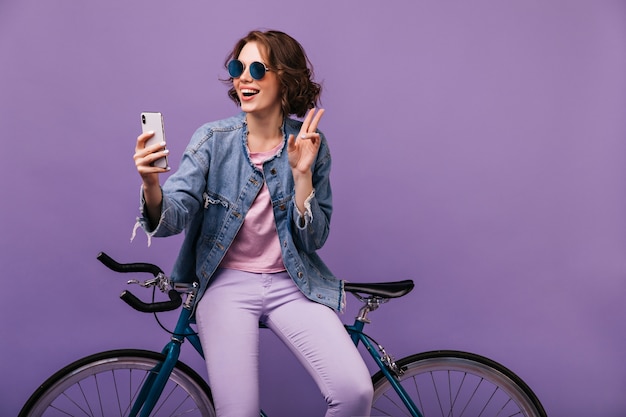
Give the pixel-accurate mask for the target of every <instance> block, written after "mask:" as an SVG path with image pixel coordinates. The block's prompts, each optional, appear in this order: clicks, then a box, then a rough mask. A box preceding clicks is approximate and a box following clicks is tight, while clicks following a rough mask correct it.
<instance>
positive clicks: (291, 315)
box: [134, 31, 372, 417]
mask: <svg viewBox="0 0 626 417" xmlns="http://www.w3.org/2000/svg"><path fill="white" fill-rule="evenodd" d="M226 68H227V69H228V71H229V75H230V78H229V79H228V80H226V82H227V83H228V85H229V87H230V90H229V96H230V97H231V99H232V100H234V101H235V103H237V104H238V105H239V106H240V107H241V110H242V112H241V113H239V114H238V115H236V116H234V117H231V118H228V119H225V120H220V121H216V122H212V123H207V124H205V125H204V126H202V127H200V128H199V129H198V130H197V131H196V132H195V134H194V135H193V137H192V138H191V142H190V143H189V145H188V147H187V149H186V150H185V153H184V155H183V158H182V161H181V164H180V167H179V169H178V171H177V172H176V173H174V174H173V175H172V176H171V177H170V178H168V180H167V181H166V182H165V183H164V184H163V187H161V186H160V182H159V174H161V173H163V172H166V171H167V169H164V168H158V167H154V166H152V165H151V164H152V163H153V162H154V161H156V160H157V159H159V158H162V157H163V156H164V155H166V154H167V150H166V149H165V144H160V145H154V146H147V147H146V146H145V144H146V141H147V140H148V139H149V138H150V137H152V134H150V133H148V134H142V135H140V136H139V137H138V139H137V146H136V149H135V155H134V159H135V164H136V167H137V170H138V172H139V174H140V175H141V178H142V182H143V184H142V207H143V209H142V216H141V217H140V218H139V219H138V223H139V225H141V227H142V228H143V229H144V230H145V231H146V233H147V234H148V236H149V237H152V236H169V235H173V234H177V233H180V232H181V231H183V230H185V232H186V236H185V240H184V242H183V245H182V247H181V250H180V253H179V256H178V258H177V260H176V263H175V265H174V270H173V272H172V278H173V279H175V280H178V281H199V282H200V291H199V301H198V303H197V306H196V312H195V313H196V320H197V324H198V331H199V334H200V338H201V341H202V346H203V350H204V352H205V357H206V362H207V369H208V375H209V382H210V385H211V389H212V393H213V398H214V401H215V406H216V409H217V414H218V416H234V417H244V416H250V417H252V416H255V417H257V416H258V415H259V408H260V407H259V388H258V357H259V356H258V344H259V323H263V324H264V325H266V326H267V327H268V328H270V329H271V330H272V331H273V332H274V333H275V334H276V335H277V336H278V337H279V338H280V339H281V340H282V341H283V342H284V343H285V344H286V345H287V346H288V347H289V348H290V350H291V351H292V352H293V353H294V354H295V355H296V357H297V358H298V359H299V360H300V362H301V363H302V364H303V365H304V367H305V368H306V369H307V371H308V372H309V373H310V374H311V375H312V377H313V378H314V380H315V382H316V383H317V385H318V386H319V388H320V390H321V392H322V394H323V396H324V398H325V399H326V401H327V404H328V411H327V414H326V415H327V416H366V415H369V412H370V407H371V401H372V398H371V397H372V386H371V384H370V382H369V372H368V370H367V368H366V366H365V364H364V362H363V360H362V358H361V356H360V354H359V353H358V351H357V349H356V347H355V346H354V345H353V343H352V341H351V340H350V338H349V337H348V335H347V333H346V331H345V329H344V327H343V324H342V323H341V321H340V320H339V318H338V317H337V314H336V313H335V311H333V310H341V309H342V307H343V304H344V292H343V282H342V281H341V280H339V279H337V278H336V277H334V276H333V274H332V273H331V272H330V271H329V270H328V268H327V267H326V266H325V265H324V263H323V262H322V260H321V259H320V258H319V257H318V256H317V254H316V253H315V251H316V250H317V249H319V248H321V247H322V245H323V244H324V242H325V241H326V238H327V236H328V230H329V222H330V217H331V212H332V194H331V187H330V182H329V174H330V165H331V159H330V153H329V149H328V145H327V142H326V139H325V137H324V136H323V134H322V133H321V132H320V131H319V130H318V129H317V126H318V124H319V121H320V119H321V117H322V115H323V113H324V110H323V109H319V110H317V111H316V109H315V108H314V106H315V104H316V102H317V101H318V99H319V95H320V91H321V88H320V86H319V85H318V84H317V83H315V82H314V81H312V79H311V77H312V70H311V69H310V63H309V61H308V58H307V57H306V54H305V52H304V50H303V48H302V46H301V45H300V44H299V43H298V42H297V41H296V40H295V39H293V38H291V37H290V36H289V35H287V34H285V33H282V32H278V31H267V32H260V31H252V32H250V33H249V34H248V35H247V36H246V37H244V38H243V39H241V40H240V41H239V42H237V44H236V45H235V48H234V49H233V51H232V53H231V54H230V55H229V58H228V59H227V61H226ZM307 111H308V112H307ZM290 115H296V116H298V117H304V116H305V115H306V117H304V120H303V121H302V122H299V121H297V120H294V119H291V118H290V117H289V116H290ZM233 386H236V387H237V390H233V389H232V387H233Z"/></svg>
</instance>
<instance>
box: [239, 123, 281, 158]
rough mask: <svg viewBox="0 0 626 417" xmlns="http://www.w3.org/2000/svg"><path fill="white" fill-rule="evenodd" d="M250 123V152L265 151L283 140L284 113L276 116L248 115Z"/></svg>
mask: <svg viewBox="0 0 626 417" xmlns="http://www.w3.org/2000/svg"><path fill="white" fill-rule="evenodd" d="M246 123H247V125H248V149H250V152H265V151H269V150H270V149H273V148H274V147H275V146H277V145H278V143H279V142H280V141H282V140H283V134H282V130H281V128H282V125H283V118H282V114H278V115H276V116H274V117H256V116H255V115H253V114H250V113H248V114H247V115H246Z"/></svg>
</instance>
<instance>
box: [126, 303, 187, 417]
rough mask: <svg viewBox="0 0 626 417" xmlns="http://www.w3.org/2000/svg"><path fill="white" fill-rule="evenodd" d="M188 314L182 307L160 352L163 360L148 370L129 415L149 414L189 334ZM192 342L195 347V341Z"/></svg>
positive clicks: (144, 415) (143, 416) (132, 416)
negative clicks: (172, 332) (175, 323)
mask: <svg viewBox="0 0 626 417" xmlns="http://www.w3.org/2000/svg"><path fill="white" fill-rule="evenodd" d="M190 315H191V311H190V310H188V309H186V308H183V311H182V312H181V315H180V317H179V319H178V324H177V326H176V330H175V331H174V335H173V336H172V338H171V340H170V342H169V343H168V344H167V345H165V347H164V348H163V351H162V352H161V353H162V354H163V355H164V356H165V360H164V361H163V362H161V363H159V364H158V365H156V366H155V367H154V368H153V369H151V370H150V373H149V375H148V377H147V378H146V380H145V381H144V382H143V385H142V387H141V390H140V391H139V394H138V395H137V398H136V399H135V402H134V404H133V407H132V409H131V411H130V414H129V417H137V416H139V417H149V416H150V413H151V412H152V410H153V409H154V406H155V405H156V403H157V401H158V400H159V398H160V397H161V393H162V392H163V389H164V388H165V385H166V384H167V381H168V380H169V378H170V374H171V373H172V370H173V369H174V366H176V363H177V362H178V358H179V356H180V346H181V344H182V343H183V341H184V336H188V335H189V331H188V324H187V323H188V322H189V317H190ZM183 335H184V336H183ZM192 344H193V345H194V347H195V343H192Z"/></svg>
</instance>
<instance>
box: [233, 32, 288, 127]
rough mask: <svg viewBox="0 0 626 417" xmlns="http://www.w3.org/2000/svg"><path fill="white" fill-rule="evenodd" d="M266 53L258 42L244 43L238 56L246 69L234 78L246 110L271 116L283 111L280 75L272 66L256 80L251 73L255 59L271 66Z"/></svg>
mask: <svg viewBox="0 0 626 417" xmlns="http://www.w3.org/2000/svg"><path fill="white" fill-rule="evenodd" d="M264 55H265V54H262V53H261V49H260V48H259V45H258V44H257V43H256V42H248V43H246V44H245V45H244V47H243V49H242V50H241V52H240V53H239V56H237V59H239V60H240V61H241V62H242V63H243V65H244V70H243V73H242V74H241V75H240V76H239V77H237V78H234V79H233V87H234V88H235V91H236V92H237V96H238V98H239V101H240V103H241V109H242V110H243V111H244V112H246V113H255V115H259V116H263V115H267V116H271V115H276V114H280V112H281V101H280V97H281V96H280V82H279V80H278V75H277V74H276V72H275V71H272V69H271V68H270V70H269V71H267V72H266V73H265V76H264V77H263V78H262V79H260V80H255V79H254V78H252V76H251V75H250V64H252V63H253V62H255V61H258V62H261V63H263V64H265V66H266V67H269V66H268V65H267V60H266V59H265V58H264Z"/></svg>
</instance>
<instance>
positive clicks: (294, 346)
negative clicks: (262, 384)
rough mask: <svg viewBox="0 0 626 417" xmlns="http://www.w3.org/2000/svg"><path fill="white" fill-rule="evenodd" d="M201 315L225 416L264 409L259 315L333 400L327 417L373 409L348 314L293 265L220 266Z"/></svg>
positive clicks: (249, 416)
mask: <svg viewBox="0 0 626 417" xmlns="http://www.w3.org/2000/svg"><path fill="white" fill-rule="evenodd" d="M196 321H197V324H198V332H199V334H200V339H201V342H202V348H203V350H204V354H205V358H206V362H207V369H208V375H209V383H210V385H211V390H212V393H213V399H214V402H215V407H216V410H217V415H218V416H219V417H258V415H259V409H260V402H259V375H258V374H259V372H258V369H259V366H258V360H259V321H261V322H263V323H264V324H265V325H266V326H267V327H268V328H270V329H271V330H272V331H273V332H274V333H275V334H276V335H277V336H278V337H279V338H280V339H281V340H282V341H283V342H284V343H285V344H286V346H287V347H289V349H290V350H291V351H292V352H293V353H294V355H295V356H296V357H297V358H298V360H299V361H300V362H301V363H302V365H303V366H304V367H305V368H306V370H307V371H308V372H309V373H310V374H311V376H312V377H313V379H314V380H315V382H316V383H317V385H318V387H319V388H320V391H321V392H322V395H323V396H324V398H325V400H326V402H327V404H328V411H327V413H326V417H330V416H334V417H339V416H342V417H348V416H350V417H355V416H359V417H361V416H369V413H370V407H371V402H372V385H371V381H370V376H369V371H368V369H367V367H366V366H365V363H364V362H363V359H362V358H361V355H360V353H359V352H358V350H357V348H356V347H355V346H354V344H353V342H352V340H351V339H350V337H349V336H348V333H347V332H346V330H345V329H344V327H343V324H342V323H341V320H339V317H337V314H336V313H335V312H334V311H332V310H331V309H329V308H328V307H326V306H323V305H321V304H318V303H315V302H313V301H310V300H309V299H307V298H306V297H305V296H304V295H303V294H302V293H301V292H300V290H299V289H298V287H296V285H295V284H294V283H293V281H292V280H291V278H290V277H289V275H288V274H287V273H286V272H283V273H275V274H256V273H249V272H243V271H236V270H231V269H220V270H218V272H216V276H215V277H214V278H213V280H212V281H211V284H210V286H209V288H208V289H207V291H206V293H205V294H204V296H203V297H202V299H201V300H200V301H199V302H198V306H197V311H196Z"/></svg>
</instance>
